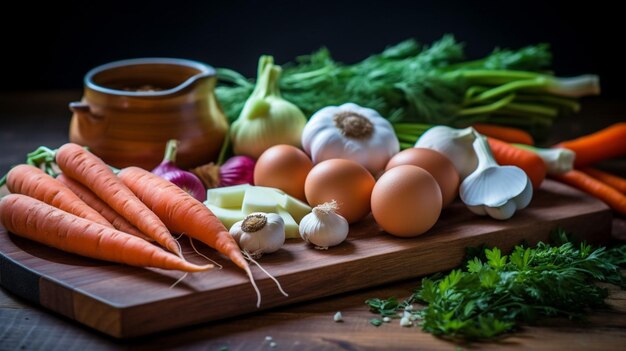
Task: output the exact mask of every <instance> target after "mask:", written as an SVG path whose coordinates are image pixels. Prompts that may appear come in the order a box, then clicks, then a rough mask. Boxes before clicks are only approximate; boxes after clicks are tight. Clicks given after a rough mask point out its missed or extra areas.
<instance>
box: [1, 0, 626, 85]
mask: <svg viewBox="0 0 626 351" xmlns="http://www.w3.org/2000/svg"><path fill="white" fill-rule="evenodd" d="M617 3H618V2H614V4H611V3H609V2H608V1H593V2H585V3H584V4H585V5H584V6H580V5H574V1H568V2H549V3H548V2H546V1H536V0H527V1H523V2H522V1H519V2H506V1H497V2H496V1H487V2H484V1H481V2H470V1H391V0H388V1H352V2H348V1H335V2H331V1H297V0H293V1H226V0H223V1H182V0H177V1H156V0H155V1H150V2H147V1H137V2H132V3H131V2H120V1H97V2H90V1H83V2H78V1H74V2H72V1H70V2H65V3H58V2H48V4H44V5H39V4H35V3H33V2H25V1H23V2H22V3H19V4H12V7H11V8H13V5H15V9H11V10H8V9H7V10H3V15H2V16H3V17H4V21H2V22H3V24H2V32H3V34H2V37H3V46H4V47H3V49H2V50H1V52H2V60H3V61H5V62H4V63H5V64H4V65H3V66H4V74H3V78H2V82H3V84H1V85H0V87H1V88H0V90H2V91H15V90H44V89H80V88H81V86H82V77H83V75H84V74H85V73H86V71H87V70H89V69H90V68H92V67H94V66H97V65H100V64H103V63H106V62H109V61H113V60H118V59H124V58H133V57H147V56H165V57H181V58H190V59H195V60H200V61H203V62H206V63H209V64H211V65H213V66H218V67H229V68H233V69H235V70H238V71H240V72H242V73H244V74H246V75H247V76H250V75H253V74H254V72H255V70H256V62H257V58H258V56H259V55H260V54H262V53H269V54H273V55H274V56H275V57H276V61H277V62H278V63H284V62H286V61H290V60H292V59H293V58H294V57H296V56H298V55H302V54H306V53H309V52H311V51H313V50H315V49H317V48H319V47H321V46H327V47H328V48H329V49H330V50H331V52H332V53H333V55H334V57H335V58H336V59H338V60H340V61H343V62H354V61H357V60H360V59H362V58H364V57H366V56H368V55H370V54H372V53H375V52H378V51H380V50H382V49H383V48H384V47H385V46H387V45H390V44H394V43H396V42H398V41H400V40H403V39H406V38H409V37H415V38H417V39H418V40H420V41H421V42H426V43H429V42H432V41H433V40H436V39H438V38H440V37H441V36H442V35H443V34H445V33H453V34H455V35H456V37H457V38H458V39H459V40H460V41H463V42H465V43H466V44H467V46H466V47H467V53H468V56H469V58H475V57H479V56H481V55H485V54H488V53H489V52H490V51H491V50H492V49H493V48H494V47H503V48H519V47H521V46H525V45H529V44H533V43H538V42H548V43H551V45H552V49H553V52H554V65H553V67H554V69H555V71H556V73H557V74H559V75H563V76H567V75H575V74H581V73H596V74H600V76H601V78H602V87H603V95H605V96H613V97H621V95H622V93H623V92H624V91H625V90H624V87H623V86H624V85H625V84H624V83H623V81H624V80H625V79H626V78H625V73H624V69H623V66H624V61H625V59H624V56H623V55H621V54H619V53H618V52H620V51H624V50H623V46H624V43H625V42H626V40H624V38H623V35H624V32H626V31H625V30H624V29H623V28H624V22H626V21H625V19H624V15H623V13H622V11H620V10H619V9H618V5H616V4H617ZM9 21H10V22H9ZM7 64H8V65H7Z"/></svg>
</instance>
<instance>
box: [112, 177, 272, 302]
mask: <svg viewBox="0 0 626 351" xmlns="http://www.w3.org/2000/svg"><path fill="white" fill-rule="evenodd" d="M118 177H119V178H120V179H121V180H122V182H124V184H126V186H127V187H128V188H130V189H131V190H132V191H133V192H134V193H135V194H136V195H137V197H139V199H141V201H143V202H144V203H145V204H146V205H148V207H150V209H151V210H152V211H154V213H156V214H157V216H159V218H161V220H163V222H164V223H165V225H167V227H168V228H169V229H170V230H171V231H172V232H175V233H185V234H186V235H187V236H189V237H191V238H194V239H197V240H200V241H201V242H203V243H205V244H207V245H208V246H210V247H212V248H214V249H216V250H217V251H219V252H220V253H222V254H224V255H226V256H227V257H228V258H230V260H231V261H233V263H235V264H236V265H237V266H239V268H241V269H243V270H244V271H245V272H246V273H247V275H248V277H249V278H250V282H251V283H252V284H253V286H254V288H255V290H256V291H257V296H259V300H258V301H257V306H259V304H260V294H259V292H258V290H257V287H256V285H255V284H254V279H253V277H252V272H251V271H250V267H249V266H248V262H246V259H245V258H244V257H243V255H242V254H241V250H240V248H239V245H237V243H236V242H235V240H234V239H233V237H232V236H231V235H230V233H229V232H228V230H227V229H226V227H224V225H223V224H222V222H220V220H219V219H218V218H217V217H215V215H214V214H213V212H211V210H209V209H208V208H207V207H206V206H204V205H203V204H202V203H201V202H200V201H198V200H196V199H195V198H193V197H192V196H191V195H189V193H187V192H185V191H184V190H182V189H181V188H179V187H178V186H176V185H174V183H172V182H170V181H167V180H165V179H163V178H161V177H159V176H157V175H155V174H152V173H150V172H148V171H146V170H144V169H141V168H138V167H128V168H125V169H123V170H122V171H121V172H120V173H119V174H118Z"/></svg>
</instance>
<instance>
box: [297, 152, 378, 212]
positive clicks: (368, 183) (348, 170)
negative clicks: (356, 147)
mask: <svg viewBox="0 0 626 351" xmlns="http://www.w3.org/2000/svg"><path fill="white" fill-rule="evenodd" d="M375 182H376V181H375V180H374V177H373V176H372V174H371V173H370V172H368V170H367V169H365V167H363V166H361V165H360V164H358V163H356V162H354V161H351V160H343V159H332V160H326V161H323V162H320V163H318V164H317V165H315V167H313V169H312V170H311V172H309V175H308V176H307V177H306V182H305V184H304V192H305V194H306V199H307V201H308V202H309V205H311V206H317V205H320V204H323V203H325V202H330V201H332V200H335V201H337V204H338V205H339V209H338V210H337V213H339V214H340V215H342V216H343V217H344V218H345V219H346V220H347V221H348V223H354V222H356V221H358V220H360V219H362V218H363V217H365V216H367V214H368V213H369V212H370V196H371V194H372V188H373V187H374V184H375Z"/></svg>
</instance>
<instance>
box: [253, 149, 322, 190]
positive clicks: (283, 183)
mask: <svg viewBox="0 0 626 351" xmlns="http://www.w3.org/2000/svg"><path fill="white" fill-rule="evenodd" d="M311 168H313V162H311V159H310V158H309V156H307V155H306V154H305V153H304V151H302V150H300V149H298V148H297V147H295V146H291V145H276V146H272V147H271V148H269V149H267V150H265V152H263V153H262V154H261V156H260V157H259V159H258V160H257V161H256V165H255V166H254V185H261V186H269V187H273V188H278V189H280V190H282V191H284V192H286V193H287V194H289V195H291V196H293V197H296V198H298V199H300V200H302V201H305V200H306V198H305V196H304V181H305V180H306V177H307V175H308V174H309V171H310V170H311Z"/></svg>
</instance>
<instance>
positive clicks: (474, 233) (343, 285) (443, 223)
mask: <svg viewBox="0 0 626 351" xmlns="http://www.w3.org/2000/svg"><path fill="white" fill-rule="evenodd" d="M610 225H611V213H610V211H609V210H608V208H607V207H606V206H605V205H604V204H602V203H601V202H599V201H597V200H595V199H593V198H591V197H589V196H586V195H585V194H583V193H581V192H579V191H577V190H574V189H572V188H569V187H567V186H564V185H561V184H558V183H555V182H551V181H547V182H546V183H545V186H544V187H543V188H542V190H541V191H539V192H537V194H536V196H535V198H534V199H533V203H532V204H531V206H530V207H529V208H528V209H526V210H524V211H522V212H520V213H519V214H517V215H516V216H515V217H514V218H512V219H511V220H509V221H496V220H492V219H489V218H484V217H477V216H475V215H473V214H472V213H470V212H469V211H468V210H467V209H465V207H464V206H463V205H462V204H461V203H460V202H457V203H455V204H454V205H453V206H452V207H451V208H449V209H447V210H446V211H445V213H444V214H443V215H442V218H441V219H440V221H439V222H438V223H437V224H436V226H435V227H434V228H433V229H432V230H431V231H430V232H429V233H428V234H426V235H423V236H420V237H418V238H412V239H400V238H395V237H393V236H390V235H387V234H385V233H383V232H381V230H380V229H379V228H378V227H377V226H376V224H375V222H374V221H373V220H372V219H371V217H370V218H368V219H366V220H364V221H362V222H360V223H358V224H356V225H354V226H352V227H351V233H350V235H349V239H348V241H347V242H346V243H344V244H342V245H340V246H339V247H336V248H333V249H331V250H328V251H319V250H312V249H311V248H310V247H308V246H307V245H305V244H304V243H303V242H301V241H298V240H291V241H289V242H288V243H287V244H286V245H285V246H284V247H283V249H281V250H280V251H279V252H277V253H275V254H272V255H268V256H266V257H264V258H263V259H262V260H261V262H262V263H263V265H264V266H265V268H266V269H267V270H268V271H270V272H271V273H272V274H273V275H275V276H276V277H277V278H278V279H279V280H280V281H281V283H282V285H283V287H284V288H285V290H286V291H288V292H289V293H290V296H289V297H284V296H282V295H280V294H279V292H278V290H277V289H276V287H275V286H274V284H273V282H272V281H271V280H270V279H268V278H267V277H266V276H264V275H263V274H262V272H261V271H260V270H259V269H258V268H257V267H253V268H252V269H253V272H254V275H255V277H256V278H257V281H258V284H259V288H260V290H261V292H262V296H263V303H262V307H261V310H264V309H268V308H272V307H276V306H281V305H286V304H293V303H297V302H302V301H307V300H311V299H316V298H320V297H324V296H328V295H332V294H338V293H342V292H346V291H353V290H356V289H361V288H366V287H370V286H374V285H381V284H385V283H389V282H393V281H398V280H404V279H408V278H412V277H416V276H421V275H425V274H429V273H433V272H437V271H442V270H446V269H450V268H452V267H455V266H457V265H458V264H459V263H460V262H461V260H462V259H463V256H464V253H465V248H466V247H468V246H478V245H481V244H487V245H492V246H498V247H500V248H501V249H503V250H507V249H509V248H511V247H512V246H514V245H515V244H518V243H519V242H521V241H522V240H526V241H528V242H530V243H535V242H537V241H540V240H541V241H545V240H547V239H548V235H549V233H550V232H551V231H552V230H554V229H555V228H557V227H563V228H565V229H569V230H571V231H573V232H574V233H578V234H580V235H581V236H582V237H584V238H585V239H588V240H590V241H601V240H603V239H604V240H606V239H607V235H608V233H609V232H610ZM4 238H7V239H8V240H4V241H2V242H0V253H3V255H4V256H3V257H6V259H5V261H6V262H8V263H12V262H15V263H16V265H17V266H18V268H20V269H18V270H15V271H16V272H23V273H24V274H28V275H30V276H31V280H32V277H33V274H34V275H35V277H36V278H37V279H38V277H42V279H41V284H40V285H41V286H43V287H45V289H43V291H41V293H44V294H46V296H45V297H39V296H38V297H37V298H36V299H35V298H33V297H32V296H31V300H32V301H34V302H39V299H41V300H43V301H45V303H44V305H45V306H46V307H48V308H50V309H52V310H54V311H57V312H59V313H61V314H64V315H66V316H69V317H72V318H75V319H76V320H78V321H81V322H82V323H84V324H86V325H89V326H91V327H93V328H96V329H98V330H100V331H103V332H105V333H109V334H111V335H114V336H116V337H133V336H138V335H142V334H148V333H154V332H157V331H161V330H165V329H171V328H176V327H180V326H184V325H189V324H197V323H201V322H206V321H211V320H216V319H223V318H226V317H231V316H236V315H240V314H244V313H251V312H258V311H260V310H259V309H257V308H256V306H255V303H256V298H255V295H254V292H253V290H252V288H251V286H250V284H249V282H248V281H247V279H246V277H245V275H243V274H242V272H241V271H239V270H238V269H236V268H235V267H234V266H233V265H232V264H231V263H229V262H227V261H225V260H224V259H223V258H221V257H219V255H217V254H216V253H214V252H213V253H212V252H211V250H210V249H208V248H206V247H205V246H200V249H201V250H202V251H203V252H206V253H207V254H209V255H210V256H212V257H213V258H214V259H215V260H217V261H220V262H221V263H222V264H224V269H222V270H213V271H210V272H202V273H196V274H193V275H190V277H188V278H187V279H185V280H184V281H183V282H182V284H180V285H179V286H177V287H176V288H173V289H169V288H168V287H169V285H170V284H171V283H172V282H173V281H174V280H176V279H177V278H178V277H180V274H181V273H179V272H168V271H163V270H158V269H141V268H134V267H125V266H121V265H113V264H110V263H102V262H99V261H96V260H91V259H85V258H81V257H78V256H76V255H71V254H67V253H63V252H60V251H58V250H54V249H50V248H46V247H44V246H42V245H39V244H37V243H33V242H30V241H28V240H24V239H21V238H17V237H15V236H10V237H9V236H4ZM182 244H183V247H184V248H185V249H184V250H185V252H189V254H188V255H187V257H188V259H189V260H190V261H192V262H197V263H201V262H202V260H203V259H202V258H200V257H198V256H197V255H196V254H195V253H193V254H192V252H191V251H190V249H189V247H188V246H187V241H186V240H183V241H182ZM5 266H7V267H8V265H6V264H5ZM11 267H12V266H11ZM9 278H10V279H8V280H7V279H3V280H2V284H3V285H5V286H7V287H9V288H12V289H13V291H15V292H16V293H18V294H21V295H23V294H24V292H25V291H31V290H34V289H31V290H28V289H27V290H24V289H22V290H20V289H17V290H16V289H15V286H14V285H15V284H18V283H20V282H22V281H28V280H27V279H22V277H18V276H16V275H15V274H13V275H12V276H11V277H9ZM26 278H27V277H26ZM55 284H59V285H60V286H59V287H54V285H55ZM18 285H19V284H18ZM37 289H40V287H39V286H38V287H37ZM38 291H39V290H38ZM70 291H71V292H73V293H72V294H71V295H69V292H70ZM49 295H52V296H49ZM70 296H71V297H70ZM70 301H72V303H70ZM163 316H171V317H168V318H163Z"/></svg>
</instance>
